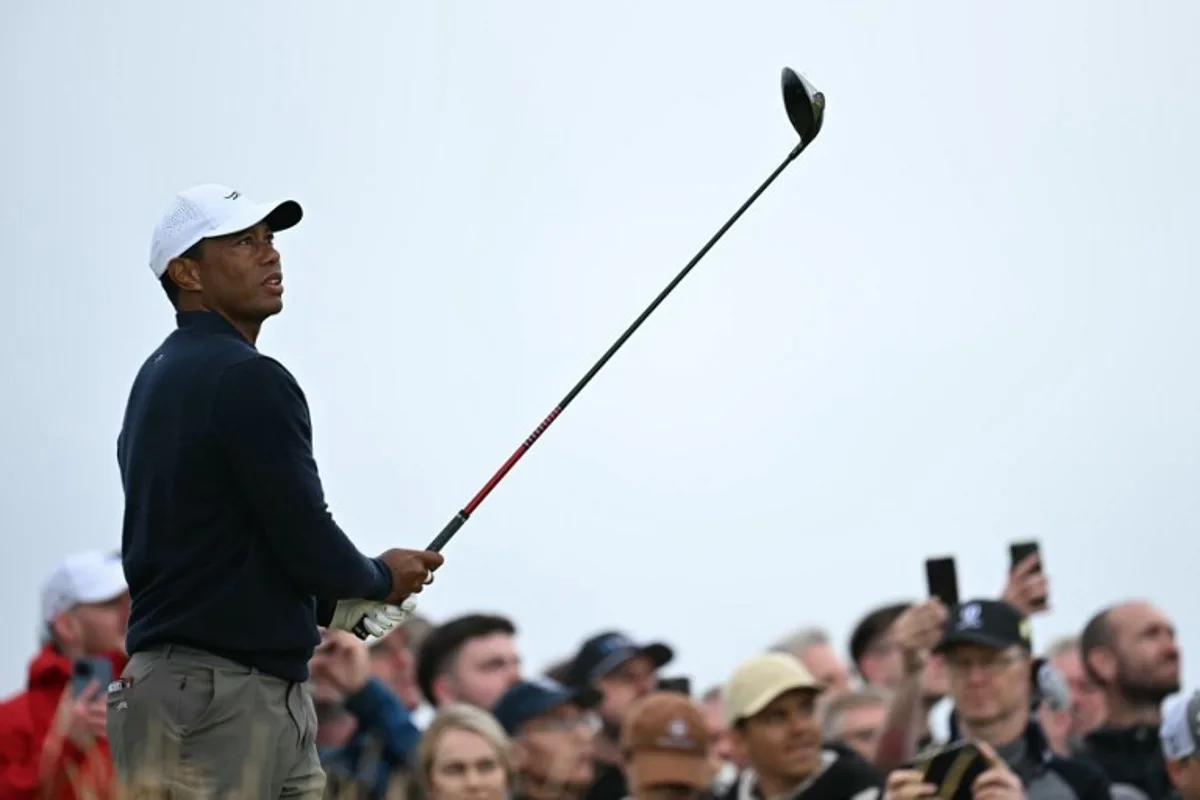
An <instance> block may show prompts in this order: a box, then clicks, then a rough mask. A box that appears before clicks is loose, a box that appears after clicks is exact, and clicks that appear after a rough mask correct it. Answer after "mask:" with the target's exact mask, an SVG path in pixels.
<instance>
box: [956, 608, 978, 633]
mask: <svg viewBox="0 0 1200 800" xmlns="http://www.w3.org/2000/svg"><path fill="white" fill-rule="evenodd" d="M982 615H983V609H981V608H980V607H979V604H978V603H970V604H968V605H965V606H963V607H962V611H960V612H958V624H959V627H962V628H978V627H979V625H980V622H981V617H982Z"/></svg>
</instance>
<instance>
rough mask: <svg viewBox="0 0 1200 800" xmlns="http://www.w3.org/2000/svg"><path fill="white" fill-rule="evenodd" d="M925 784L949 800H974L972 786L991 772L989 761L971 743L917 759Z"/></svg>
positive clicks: (950, 747) (946, 748)
mask: <svg viewBox="0 0 1200 800" xmlns="http://www.w3.org/2000/svg"><path fill="white" fill-rule="evenodd" d="M914 766H915V767H916V768H917V769H918V770H920V771H921V772H922V773H923V774H924V775H925V782H926V783H932V784H933V785H935V786H937V787H938V791H937V796H938V797H939V798H945V800H971V798H972V794H973V793H972V790H971V784H973V783H974V782H975V779H976V778H978V777H979V776H980V775H982V774H983V773H984V772H985V771H986V770H987V768H988V763H987V759H985V758H984V757H983V753H981V752H980V751H979V748H978V747H976V746H975V745H974V744H972V743H971V742H959V743H957V744H953V745H949V746H948V747H945V748H941V749H939V750H936V751H934V752H933V753H930V754H928V755H923V756H921V757H920V758H918V759H917V762H916V764H915V765H914Z"/></svg>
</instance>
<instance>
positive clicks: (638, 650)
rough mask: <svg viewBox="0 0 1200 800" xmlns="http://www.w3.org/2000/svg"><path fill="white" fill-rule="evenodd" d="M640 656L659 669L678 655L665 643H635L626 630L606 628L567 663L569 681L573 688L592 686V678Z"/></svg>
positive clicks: (585, 643) (594, 678) (598, 676)
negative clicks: (619, 630)
mask: <svg viewBox="0 0 1200 800" xmlns="http://www.w3.org/2000/svg"><path fill="white" fill-rule="evenodd" d="M637 655H643V656H646V657H647V658H649V659H650V661H651V662H653V664H654V666H655V668H656V669H658V668H661V667H664V666H666V665H667V664H669V663H670V662H671V659H673V658H675V651H674V650H672V649H671V648H670V647H668V646H667V645H665V644H663V643H662V642H653V643H651V644H636V643H635V642H634V641H633V640H631V639H630V638H629V637H628V636H626V635H625V634H623V633H618V632H617V631H606V632H604V633H601V634H597V635H596V636H593V637H592V638H590V639H588V640H587V641H586V642H584V643H583V645H581V646H580V648H579V652H578V653H576V654H575V657H574V658H573V659H571V663H570V664H569V665H568V666H567V669H566V683H567V685H568V686H574V687H580V686H590V685H591V684H592V681H594V680H596V679H597V678H600V677H603V676H605V675H607V674H608V673H610V672H612V671H613V670H614V669H616V668H617V667H619V666H621V665H622V664H624V663H625V662H626V661H628V660H629V659H631V658H633V657H634V656H637Z"/></svg>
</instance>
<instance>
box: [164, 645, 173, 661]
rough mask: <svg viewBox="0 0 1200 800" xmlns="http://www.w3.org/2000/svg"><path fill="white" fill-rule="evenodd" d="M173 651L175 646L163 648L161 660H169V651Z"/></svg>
mask: <svg viewBox="0 0 1200 800" xmlns="http://www.w3.org/2000/svg"><path fill="white" fill-rule="evenodd" d="M174 649H175V645H173V644H168V645H167V646H166V647H164V648H163V658H170V657H171V651H172V650H174Z"/></svg>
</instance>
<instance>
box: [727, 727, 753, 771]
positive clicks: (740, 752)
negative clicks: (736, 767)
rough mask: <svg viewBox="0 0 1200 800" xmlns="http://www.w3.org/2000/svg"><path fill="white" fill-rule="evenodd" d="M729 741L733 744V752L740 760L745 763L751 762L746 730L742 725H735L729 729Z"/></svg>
mask: <svg viewBox="0 0 1200 800" xmlns="http://www.w3.org/2000/svg"><path fill="white" fill-rule="evenodd" d="M743 724H744V723H743ZM729 743H730V744H731V745H732V746H733V753H734V755H735V756H736V757H737V760H738V761H740V762H741V763H743V764H748V763H750V748H749V747H748V746H747V742H746V731H745V729H744V728H743V727H742V725H734V726H733V727H732V728H730V729H729Z"/></svg>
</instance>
